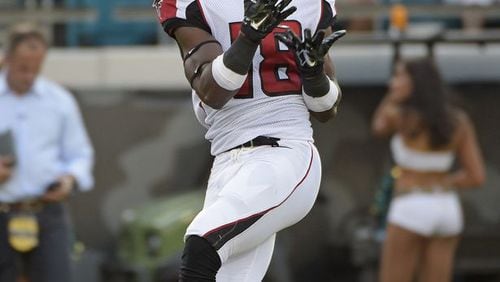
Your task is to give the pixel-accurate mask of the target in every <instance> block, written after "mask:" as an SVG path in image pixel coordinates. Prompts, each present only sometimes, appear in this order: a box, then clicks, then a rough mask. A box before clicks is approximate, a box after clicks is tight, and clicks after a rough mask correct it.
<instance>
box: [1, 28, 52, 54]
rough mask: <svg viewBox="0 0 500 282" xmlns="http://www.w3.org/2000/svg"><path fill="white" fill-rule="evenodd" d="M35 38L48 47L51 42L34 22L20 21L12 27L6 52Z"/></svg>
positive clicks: (10, 51) (8, 52) (9, 52)
mask: <svg viewBox="0 0 500 282" xmlns="http://www.w3.org/2000/svg"><path fill="white" fill-rule="evenodd" d="M30 40H35V41H38V42H40V43H42V44H43V45H44V46H45V47H48V45H49V43H48V41H47V38H46V37H45V35H44V33H43V32H42V31H41V30H40V29H39V28H38V27H37V26H36V25H35V24H34V23H28V22H26V23H19V24H15V25H14V26H12V27H11V28H10V31H9V35H8V39H7V45H6V49H5V52H6V54H7V55H9V54H12V53H13V52H14V51H16V48H17V47H18V46H19V45H20V44H21V43H24V42H26V41H30Z"/></svg>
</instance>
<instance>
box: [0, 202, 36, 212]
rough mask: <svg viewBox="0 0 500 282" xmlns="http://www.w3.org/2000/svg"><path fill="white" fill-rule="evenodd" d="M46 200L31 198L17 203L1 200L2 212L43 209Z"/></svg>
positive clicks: (0, 208) (0, 207) (0, 210)
mask: <svg viewBox="0 0 500 282" xmlns="http://www.w3.org/2000/svg"><path fill="white" fill-rule="evenodd" d="M43 206H44V202H43V201H42V200H31V201H23V202H15V203H2V202H0V213H8V212H22V211H26V212H37V211H40V210H41V209H43Z"/></svg>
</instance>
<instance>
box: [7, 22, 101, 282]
mask: <svg viewBox="0 0 500 282" xmlns="http://www.w3.org/2000/svg"><path fill="white" fill-rule="evenodd" d="M47 47H48V44H47V41H46V39H45V38H44V37H43V34H42V33H41V32H40V31H38V30H37V29H36V28H35V27H34V26H32V25H29V24H24V25H18V26H16V27H14V28H13V30H12V32H11V33H10V35H9V39H8V41H7V48H6V54H5V58H4V69H3V70H2V71H1V72H0V281H1V282H12V281H15V280H16V278H15V277H16V276H18V275H20V272H21V268H19V267H18V266H19V261H20V262H21V265H22V266H23V268H22V269H23V271H22V272H26V275H27V276H28V277H29V281H41V282H68V281H71V279H70V250H71V240H70V238H71V236H70V235H71V234H70V223H69V219H68V213H67V210H66V207H65V200H66V199H67V198H68V197H69V195H70V194H71V193H72V192H73V191H75V190H76V189H78V188H79V189H80V190H88V189H90V188H91V187H92V185H93V178H92V174H91V169H92V166H93V149H92V147H91V145H90V142H89V139H88V137H87V133H86V132H85V128H84V125H83V122H82V118H81V116H80V112H79V109H78V106H77V104H76V102H75V100H74V98H73V97H72V96H71V95H70V94H69V93H68V92H67V91H66V90H64V89H63V88H62V87H60V86H59V85H57V84H55V83H53V82H51V81H49V80H46V79H44V78H42V77H40V76H39V72H40V70H41V68H42V64H43V61H44V58H45V55H46V52H47Z"/></svg>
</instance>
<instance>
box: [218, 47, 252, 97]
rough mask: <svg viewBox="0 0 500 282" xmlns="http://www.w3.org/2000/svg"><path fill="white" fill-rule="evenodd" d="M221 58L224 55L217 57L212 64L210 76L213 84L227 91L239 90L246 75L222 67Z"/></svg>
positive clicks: (224, 66)
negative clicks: (213, 81) (212, 78)
mask: <svg viewBox="0 0 500 282" xmlns="http://www.w3.org/2000/svg"><path fill="white" fill-rule="evenodd" d="M223 57H224V54H222V55H219V56H218V57H217V58H215V60H214V61H213V62H212V75H213V77H214V80H215V82H217V84H219V86H220V87H222V88H224V89H226V90H229V91H233V90H236V89H239V88H241V86H242V85H243V83H245V79H246V78H247V75H246V74H245V75H242V74H239V73H236V72H234V71H232V70H231V69H229V68H228V67H226V65H224V61H223V60H222V59H223Z"/></svg>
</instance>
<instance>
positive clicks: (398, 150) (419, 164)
mask: <svg viewBox="0 0 500 282" xmlns="http://www.w3.org/2000/svg"><path fill="white" fill-rule="evenodd" d="M391 150H392V156H393V158H394V161H395V162H396V164H397V165H398V166H400V167H402V168H407V169H412V170H417V171H434V172H445V171H448V170H450V168H451V166H452V165H453V161H454V158H455V154H454V153H453V152H452V151H442V152H424V151H417V150H415V149H412V148H409V147H408V146H407V145H406V144H405V143H404V141H403V138H402V137H401V135H399V134H395V135H394V136H393V137H392V139H391Z"/></svg>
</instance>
